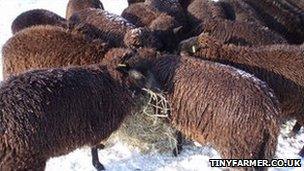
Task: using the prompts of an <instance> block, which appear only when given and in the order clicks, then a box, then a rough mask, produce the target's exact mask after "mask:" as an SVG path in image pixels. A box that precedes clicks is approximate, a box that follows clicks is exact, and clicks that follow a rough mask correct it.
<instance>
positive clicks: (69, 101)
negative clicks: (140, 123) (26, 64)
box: [0, 65, 134, 170]
mask: <svg viewBox="0 0 304 171" xmlns="http://www.w3.org/2000/svg"><path fill="white" fill-rule="evenodd" d="M111 72H114V71H112V70H111ZM111 72H108V71H107V70H106V69H105V67H103V66H96V65H93V66H86V67H75V68H62V69H47V70H35V71H30V72H27V73H24V74H20V75H18V76H14V77H11V78H9V79H8V80H7V81H5V82H3V83H2V85H1V87H0V99H1V102H0V106H1V111H0V116H1V118H2V119H1V125H2V126H3V127H4V129H5V132H4V134H3V133H1V134H0V137H1V138H0V147H1V149H0V154H1V155H0V157H1V158H0V170H13V169H14V170H16V169H17V170H19V169H20V170H23V169H25V170H28V169H33V170H36V169H41V170H44V167H45V162H46V160H47V159H49V158H50V157H56V156H60V155H64V154H67V153H69V152H71V151H73V150H75V149H76V148H80V147H83V146H94V145H96V144H99V143H100V141H101V140H104V139H106V138H108V137H109V136H110V134H111V133H112V132H113V131H115V130H116V129H118V127H119V126H120V124H121V122H122V121H123V119H124V118H125V117H126V116H127V115H128V114H130V112H131V110H132V108H133V106H134V100H133V98H132V97H131V96H132V95H131V93H130V91H129V90H127V88H126V87H125V86H123V85H122V84H121V83H120V81H118V80H117V79H116V78H114V77H112V73H111Z"/></svg>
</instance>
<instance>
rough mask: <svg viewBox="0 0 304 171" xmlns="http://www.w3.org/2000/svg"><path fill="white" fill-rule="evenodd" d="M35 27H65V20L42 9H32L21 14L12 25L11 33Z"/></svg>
mask: <svg viewBox="0 0 304 171" xmlns="http://www.w3.org/2000/svg"><path fill="white" fill-rule="evenodd" d="M36 25H55V26H61V27H66V26H67V23H66V20H65V19H64V18H62V17H60V16H59V15H57V14H55V13H53V12H51V11H48V10H44V9H34V10H29V11H26V12H23V13H21V14H20V15H19V16H18V17H17V18H16V19H15V20H14V21H13V23H12V26H11V29H12V33H13V34H15V33H16V32H18V31H20V30H23V29H25V28H27V27H31V26H36Z"/></svg>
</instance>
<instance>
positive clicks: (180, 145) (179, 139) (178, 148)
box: [172, 131, 183, 157]
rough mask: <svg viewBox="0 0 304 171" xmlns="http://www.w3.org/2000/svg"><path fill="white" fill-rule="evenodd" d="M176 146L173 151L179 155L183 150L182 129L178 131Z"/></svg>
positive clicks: (175, 154)
mask: <svg viewBox="0 0 304 171" xmlns="http://www.w3.org/2000/svg"><path fill="white" fill-rule="evenodd" d="M176 140H177V144H176V148H174V149H173V151H172V153H173V155H174V156H175V157H177V155H178V154H180V152H181V150H182V149H183V136H182V133H181V132H180V131H176Z"/></svg>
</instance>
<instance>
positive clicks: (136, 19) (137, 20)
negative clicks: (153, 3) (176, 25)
mask: <svg viewBox="0 0 304 171" xmlns="http://www.w3.org/2000/svg"><path fill="white" fill-rule="evenodd" d="M161 14H162V13H161V12H159V11H156V9H154V8H152V7H150V6H148V5H147V4H145V3H136V4H133V5H130V6H128V7H127V8H126V9H124V10H123V12H122V13H121V16H122V17H123V18H125V19H127V20H128V21H130V22H131V23H132V24H134V25H135V26H137V27H145V26H146V27H148V26H149V25H150V23H151V22H152V21H153V20H155V19H156V18H157V17H158V16H159V15H161Z"/></svg>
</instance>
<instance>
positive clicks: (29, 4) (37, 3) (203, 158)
mask: <svg viewBox="0 0 304 171" xmlns="http://www.w3.org/2000/svg"><path fill="white" fill-rule="evenodd" d="M67 2H68V0H0V16H1V22H0V45H1V47H2V45H3V44H4V43H5V42H6V41H7V39H8V38H9V37H10V36H11V31H10V26H11V23H12V21H13V20H14V19H15V17H17V16H18V15H19V14H20V13H22V12H24V11H27V10H31V9H36V8H43V9H47V10H50V11H53V12H55V13H57V14H59V15H61V16H62V17H64V16H65V8H66V4H67ZM102 2H103V4H104V7H105V9H106V10H109V11H110V12H112V13H115V14H121V12H122V10H123V9H124V8H125V7H126V6H127V0H102ZM1 61H2V60H1ZM0 65H1V68H2V64H0ZM0 72H1V76H0V78H1V79H2V70H1V71H0ZM293 124H294V122H288V123H287V124H284V126H283V129H282V130H281V135H280V137H279V144H278V150H277V153H276V158H283V159H287V158H300V157H299V156H298V155H297V153H298V152H299V150H300V149H301V148H302V146H303V145H304V141H303V140H304V131H303V129H301V131H300V134H299V135H297V136H296V137H294V138H287V136H286V135H287V133H288V132H289V131H290V130H291V128H292V125H293ZM99 156H100V160H101V162H102V163H103V164H104V165H105V167H106V169H107V170H110V171H111V170H113V171H117V170H124V171H128V170H130V171H131V170H132V171H134V170H155V171H167V170H172V171H184V170H185V171H192V170H195V171H199V170H202V171H204V170H220V169H219V168H210V167H209V161H208V160H209V159H210V158H214V159H215V158H220V157H219V155H218V154H217V152H216V151H215V150H213V149H212V148H210V147H201V146H195V145H187V146H184V150H183V151H182V153H181V154H180V155H179V156H178V157H173V156H172V154H170V153H168V154H145V155H143V154H140V153H139V152H138V151H136V150H132V151H131V150H130V148H129V147H128V145H126V144H124V143H123V142H117V143H116V144H115V145H114V146H112V147H109V148H106V149H104V150H100V152H99ZM302 161H303V159H302ZM302 166H303V162H302ZM46 170H47V171H58V170H65V171H95V169H94V167H93V166H92V164H91V155H90V149H89V148H83V149H78V150H75V151H74V152H72V153H70V154H68V155H65V156H61V157H57V158H52V159H50V160H49V161H48V162H47V167H46ZM278 170H280V171H281V170H284V171H285V170H289V171H300V170H301V171H302V170H303V167H302V168H271V169H270V171H278Z"/></svg>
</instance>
